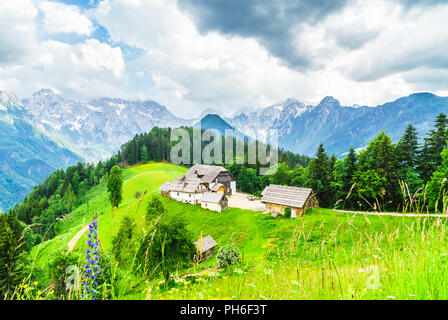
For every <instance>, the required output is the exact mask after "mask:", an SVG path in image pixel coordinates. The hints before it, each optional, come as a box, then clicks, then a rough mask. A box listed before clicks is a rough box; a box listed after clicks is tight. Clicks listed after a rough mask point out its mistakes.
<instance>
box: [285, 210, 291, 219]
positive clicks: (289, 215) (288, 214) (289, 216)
mask: <svg viewBox="0 0 448 320" xmlns="http://www.w3.org/2000/svg"><path fill="white" fill-rule="evenodd" d="M285 217H286V218H291V208H286V209H285Z"/></svg>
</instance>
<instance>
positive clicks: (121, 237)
mask: <svg viewBox="0 0 448 320" xmlns="http://www.w3.org/2000/svg"><path fill="white" fill-rule="evenodd" d="M136 226H137V225H136V223H135V221H134V220H133V219H132V218H130V217H128V216H124V217H123V219H121V224H120V229H119V230H118V233H117V235H116V236H115V237H114V238H113V239H112V254H113V256H114V257H115V260H116V261H117V262H118V264H119V265H120V266H123V265H124V264H125V262H126V261H127V260H129V259H130V253H132V251H133V248H132V237H133V235H134V232H135V228H136Z"/></svg>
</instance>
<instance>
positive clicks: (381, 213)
mask: <svg viewBox="0 0 448 320" xmlns="http://www.w3.org/2000/svg"><path fill="white" fill-rule="evenodd" d="M334 211H336V212H341V213H351V214H362V215H366V216H368V215H370V216H388V217H413V218H416V217H420V218H423V217H425V218H426V217H428V218H448V215H446V214H427V213H424V214H423V213H421V214H416V213H397V212H366V211H349V210H334Z"/></svg>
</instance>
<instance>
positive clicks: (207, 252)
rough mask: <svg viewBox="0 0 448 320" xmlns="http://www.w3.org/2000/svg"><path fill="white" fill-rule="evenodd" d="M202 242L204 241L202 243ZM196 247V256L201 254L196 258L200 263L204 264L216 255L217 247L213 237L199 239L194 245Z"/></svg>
mask: <svg viewBox="0 0 448 320" xmlns="http://www.w3.org/2000/svg"><path fill="white" fill-rule="evenodd" d="M201 240H202V241H201ZM194 245H195V246H196V251H197V252H196V254H195V255H196V256H197V255H198V254H199V257H197V258H196V260H197V261H198V262H202V261H204V260H207V259H208V258H210V256H212V255H213V254H214V253H215V247H216V246H217V243H216V241H215V240H214V239H213V238H212V236H210V235H208V236H206V237H205V238H202V239H199V240H198V241H196V242H195V243H194Z"/></svg>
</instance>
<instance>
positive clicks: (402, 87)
mask: <svg viewBox="0 0 448 320" xmlns="http://www.w3.org/2000/svg"><path fill="white" fill-rule="evenodd" d="M65 2H67V1H65ZM71 2H72V3H75V2H74V1H71ZM76 3H80V2H76ZM34 4H37V5H36V6H37V8H36V7H35V6H34ZM89 7H90V6H88V3H87V2H86V1H84V6H83V8H81V7H78V6H74V5H67V4H62V3H58V2H55V1H51V2H50V1H40V0H34V1H33V2H31V1H30V0H11V1H0V90H4V89H6V90H10V91H13V92H15V93H17V94H19V95H20V96H22V97H26V96H28V95H30V94H32V93H33V92H34V91H36V90H38V89H39V88H41V87H46V88H53V89H56V91H59V92H60V93H61V94H62V95H64V96H68V97H70V98H74V99H84V100H86V99H91V98H98V97H101V96H110V97H119V98H124V99H152V100H155V101H158V102H159V103H162V104H164V105H166V106H167V107H168V108H169V109H171V111H173V112H174V113H175V114H177V115H179V116H184V117H194V116H197V115H199V114H200V112H201V110H204V109H206V108H214V109H218V110H222V111H223V112H224V113H227V114H231V113H233V112H234V111H237V110H239V109H242V108H243V109H244V108H247V107H251V108H257V107H264V106H267V105H271V104H274V103H278V102H280V101H284V100H285V99H286V98H289V97H291V98H298V99H301V100H305V101H310V102H316V103H317V102H319V101H320V100H321V99H322V97H324V96H327V95H332V96H334V97H336V98H338V100H340V101H341V103H342V104H344V105H351V104H354V103H357V104H360V105H376V104H381V103H384V102H385V101H389V100H393V99H395V98H398V97H400V96H404V95H408V94H410V93H412V92H415V91H433V92H435V93H445V92H446V91H444V87H443V84H444V83H445V82H444V81H443V79H445V78H446V73H447V70H448V58H447V55H446V52H448V44H447V43H445V42H444V41H443V39H446V38H448V31H447V30H448V28H447V22H446V17H447V16H448V4H446V3H444V2H441V1H430V2H422V1H404V0H403V1H400V0H397V1H392V0H377V1H361V0H337V1H324V0H318V1H308V0H307V1H286V0H277V1H267V0H266V1H264V0H259V1H256V0H253V1H236V0H221V1H218V0H209V1H199V0H182V1H181V0H151V1H146V0H102V1H100V2H99V3H98V5H97V6H95V7H94V8H91V9H87V8H89ZM66 17H70V18H67V19H65V18H66ZM63 18H64V19H63ZM68 21H71V22H70V23H68Z"/></svg>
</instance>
